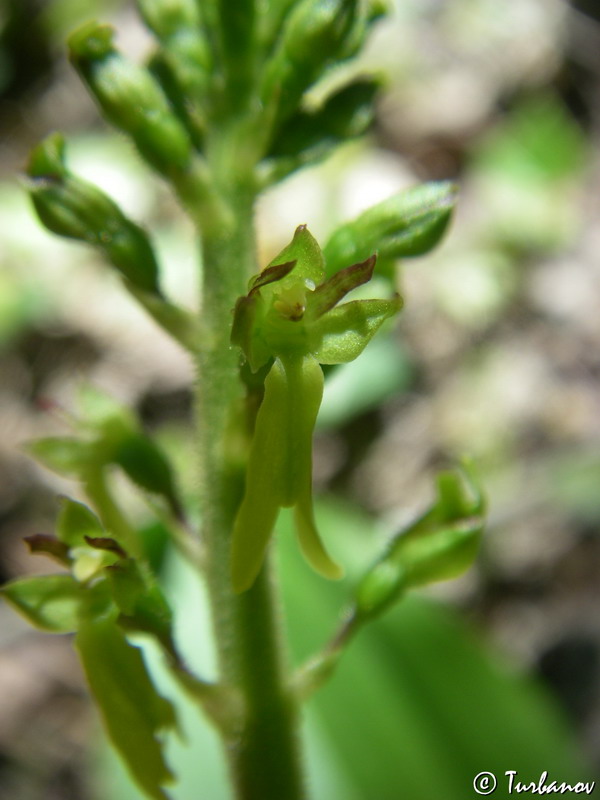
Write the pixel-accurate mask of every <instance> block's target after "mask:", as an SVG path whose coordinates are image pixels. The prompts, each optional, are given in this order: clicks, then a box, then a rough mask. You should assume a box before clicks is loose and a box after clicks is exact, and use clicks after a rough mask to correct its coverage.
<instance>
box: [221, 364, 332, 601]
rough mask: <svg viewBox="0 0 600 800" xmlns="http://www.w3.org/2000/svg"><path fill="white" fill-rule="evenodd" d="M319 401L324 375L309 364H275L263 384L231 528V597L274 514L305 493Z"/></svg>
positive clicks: (255, 561)
mask: <svg viewBox="0 0 600 800" xmlns="http://www.w3.org/2000/svg"><path fill="white" fill-rule="evenodd" d="M322 396H323V372H322V370H321V367H320V366H319V365H318V363H317V362H316V361H315V359H314V358H312V357H310V356H309V357H306V358H287V359H285V360H284V361H283V360H279V359H277V360H276V361H275V362H274V364H273V366H272V367H271V370H270V371H269V374H268V375H267V378H266V380H265V394H264V398H263V401H262V403H261V406H260V408H259V411H258V415H257V418H256V425H255V429H254V437H253V439H252V446H251V449H250V457H249V460H248V468H247V475H246V491H245V494H244V499H243V500H242V504H241V506H240V509H239V511H238V515H237V517H236V520H235V524H234V530H233V539H232V578H233V586H234V589H235V591H238V592H242V591H244V590H245V589H248V588H249V587H250V586H251V585H252V583H253V582H254V580H255V578H256V576H257V575H258V572H259V571H260V568H261V566H262V562H263V560H264V555H265V551H266V548H267V544H268V542H269V538H270V536H271V533H272V531H273V526H274V524H275V520H276V518H277V513H278V511H279V508H280V507H283V506H293V505H295V504H296V503H297V502H298V499H299V497H300V495H301V494H302V493H304V494H306V491H307V487H308V491H309V492H310V485H311V481H312V434H313V430H314V427H315V422H316V418H317V413H318V410H319V406H320V404H321V398H322ZM309 497H310V495H309ZM309 503H310V500H309ZM307 538H308V537H307Z"/></svg>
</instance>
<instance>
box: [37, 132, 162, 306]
mask: <svg viewBox="0 0 600 800" xmlns="http://www.w3.org/2000/svg"><path fill="white" fill-rule="evenodd" d="M28 176H29V177H30V179H31V180H30V181H29V193H30V195H31V199H32V201H33V205H34V207H35V210H36V211H37V214H38V216H39V218H40V220H41V222H42V223H43V224H44V225H45V226H46V228H48V230H50V231H52V232H53V233H57V234H58V235H59V236H66V237H68V238H70V239H78V240H80V241H82V242H87V243H88V244H91V245H93V246H94V247H97V248H98V249H99V250H102V251H103V252H104V254H105V255H106V257H107V258H108V260H109V261H110V262H111V263H112V264H113V266H115V267H116V268H117V269H118V270H119V272H121V274H122V275H123V276H124V277H125V278H127V279H128V280H129V281H131V283H132V284H133V285H134V286H136V287H137V288H139V289H143V290H144V291H147V292H151V293H154V294H160V290H159V286H158V265H157V263H156V259H155V257H154V253H153V251H152V247H151V245H150V243H149V241H148V238H147V236H146V234H145V233H144V231H143V230H142V229H141V228H140V227H139V226H138V225H136V224H135V223H133V222H131V221H130V220H129V219H127V217H126V216H125V215H124V214H123V212H122V211H121V209H120V208H119V207H118V206H117V205H116V203H114V202H113V201H112V200H111V199H110V197H108V195H106V194H104V192H102V191H100V189H97V188H96V187H95V186H93V185H92V184H91V183H87V181H83V180H81V179H80V178H77V177H76V176H75V175H73V174H72V173H71V172H69V171H68V170H67V168H66V166H65V163H64V141H63V138H62V136H60V134H52V135H51V136H49V137H48V138H47V139H45V140H44V141H43V142H41V143H40V144H39V145H38V146H37V147H36V148H34V150H33V152H32V154H31V158H30V161H29V167H28Z"/></svg>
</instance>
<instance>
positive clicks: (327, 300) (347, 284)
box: [309, 255, 377, 319]
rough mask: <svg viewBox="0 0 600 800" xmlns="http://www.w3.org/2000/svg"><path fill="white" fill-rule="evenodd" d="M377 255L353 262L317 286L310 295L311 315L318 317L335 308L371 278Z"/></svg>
mask: <svg viewBox="0 0 600 800" xmlns="http://www.w3.org/2000/svg"><path fill="white" fill-rule="evenodd" d="M376 261H377V256H375V255H372V256H370V257H369V258H367V259H366V260H365V261H361V262H359V263H358V264H352V266H350V267H346V268H345V269H341V270H340V271H339V272H336V273H335V275H333V276H332V277H331V278H329V280H327V281H325V282H324V283H322V284H321V285H320V286H317V288H316V289H315V291H314V293H313V294H312V295H311V296H310V297H309V309H310V315H311V317H313V318H315V319H318V318H319V317H321V316H322V315H323V314H324V313H325V312H326V311H329V309H330V308H333V306H335V305H336V304H337V303H339V301H340V300H341V299H342V298H343V297H345V296H346V295H347V294H348V292H351V291H352V290H353V289H356V288H357V286H361V285H362V284H363V283H367V282H368V281H370V280H371V277H372V275H373V270H374V269H375V262H376Z"/></svg>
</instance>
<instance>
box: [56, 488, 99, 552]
mask: <svg viewBox="0 0 600 800" xmlns="http://www.w3.org/2000/svg"><path fill="white" fill-rule="evenodd" d="M56 527H57V533H58V538H59V539H60V540H61V542H65V544H68V545H69V546H71V547H76V546H78V545H82V544H84V543H85V537H86V536H104V535H105V532H104V528H103V526H102V523H101V522H100V520H99V519H98V517H97V516H96V515H95V514H94V512H93V511H91V509H89V508H88V507H87V506H86V505H85V504H84V503H79V502H77V501H76V500H71V498H69V497H63V498H61V509H60V513H59V515H58V520H57V526H56Z"/></svg>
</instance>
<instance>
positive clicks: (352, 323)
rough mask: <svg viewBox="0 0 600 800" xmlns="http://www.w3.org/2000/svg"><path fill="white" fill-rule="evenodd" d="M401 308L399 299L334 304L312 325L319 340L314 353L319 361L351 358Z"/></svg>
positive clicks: (339, 360) (332, 361)
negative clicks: (333, 306)
mask: <svg viewBox="0 0 600 800" xmlns="http://www.w3.org/2000/svg"><path fill="white" fill-rule="evenodd" d="M400 308H402V300H401V298H400V297H395V298H393V299H391V300H354V301H353V302H351V303H344V304H343V305H341V306H336V307H335V308H332V309H331V310H330V311H328V312H327V313H326V314H324V315H323V316H322V317H321V318H320V319H319V320H318V321H317V322H316V323H315V325H314V335H315V336H316V337H318V339H317V341H319V342H320V344H319V345H318V347H316V348H315V350H314V351H313V355H314V356H315V358H316V359H317V361H319V362H320V363H321V364H343V363H345V362H347V361H353V360H354V359H355V358H356V357H357V356H359V355H360V354H361V353H362V351H363V350H364V349H365V347H366V346H367V344H368V343H369V342H370V340H371V339H372V338H373V336H374V335H375V333H376V332H377V331H378V330H379V328H380V327H381V325H382V324H383V323H384V322H385V320H386V319H387V318H388V317H391V316H392V315H393V314H395V313H396V312H397V311H399V310H400Z"/></svg>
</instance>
